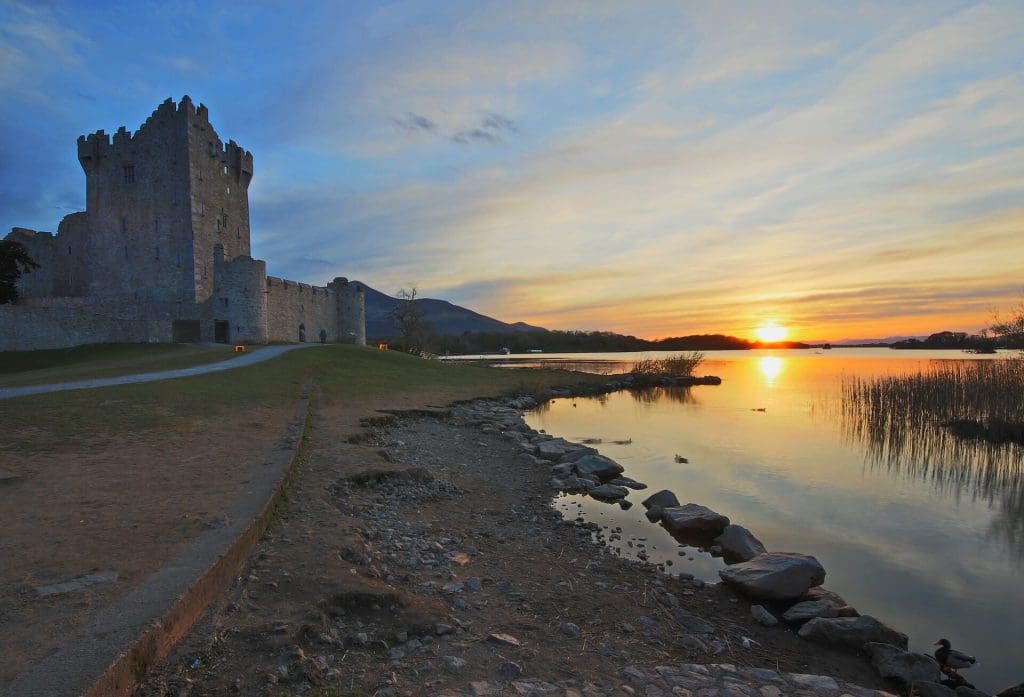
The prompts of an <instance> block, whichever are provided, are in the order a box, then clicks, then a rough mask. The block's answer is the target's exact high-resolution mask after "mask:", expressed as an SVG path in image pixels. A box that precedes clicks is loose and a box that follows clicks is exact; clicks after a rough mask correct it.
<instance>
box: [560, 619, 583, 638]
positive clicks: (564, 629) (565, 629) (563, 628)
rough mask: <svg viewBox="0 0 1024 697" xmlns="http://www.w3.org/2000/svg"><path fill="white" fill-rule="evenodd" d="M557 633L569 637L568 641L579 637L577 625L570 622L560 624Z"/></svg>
mask: <svg viewBox="0 0 1024 697" xmlns="http://www.w3.org/2000/svg"><path fill="white" fill-rule="evenodd" d="M558 631H560V632H561V633H562V634H564V635H565V636H567V637H569V638H570V639H575V638H576V637H578V636H579V635H580V627H579V625H578V624H574V623H572V622H562V623H561V624H560V625H558Z"/></svg>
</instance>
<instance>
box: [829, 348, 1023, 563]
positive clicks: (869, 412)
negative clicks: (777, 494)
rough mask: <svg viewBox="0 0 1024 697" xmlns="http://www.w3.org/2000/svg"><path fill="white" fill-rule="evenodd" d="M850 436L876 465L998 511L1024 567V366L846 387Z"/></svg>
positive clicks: (946, 364) (981, 365) (1001, 534)
mask: <svg viewBox="0 0 1024 697" xmlns="http://www.w3.org/2000/svg"><path fill="white" fill-rule="evenodd" d="M842 417H843V418H842V424H843V431H844V433H845V435H846V437H847V438H849V439H851V440H856V441H861V442H863V443H864V444H865V445H866V446H867V452H868V458H869V461H871V462H873V463H874V464H875V465H876V466H882V467H885V468H886V469H887V470H888V471H889V472H891V473H895V474H898V475H901V476H906V477H912V478H915V479H923V480H927V481H929V482H931V483H932V485H933V486H935V487H936V489H937V490H939V491H944V492H947V493H951V494H953V495H954V497H955V498H959V497H960V496H962V495H964V496H969V497H971V498H980V499H982V500H984V501H986V502H988V503H989V505H990V506H992V509H993V512H994V518H993V520H992V524H991V531H992V533H993V534H994V535H995V536H996V537H998V538H1002V539H1003V540H1005V542H1006V544H1007V547H1008V549H1009V550H1010V552H1011V555H1012V557H1013V558H1014V559H1015V560H1016V561H1018V562H1020V563H1024V437H1022V434H1024V360H1020V359H1009V360H989V361H955V362H953V361H941V362H935V363H933V364H931V365H930V366H929V367H928V368H927V369H925V370H920V371H918V372H917V373H913V374H905V375H898V376H888V377H879V378H869V379H862V378H850V379H848V380H846V381H845V382H844V383H843V405H842Z"/></svg>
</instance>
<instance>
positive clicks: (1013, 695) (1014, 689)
mask: <svg viewBox="0 0 1024 697" xmlns="http://www.w3.org/2000/svg"><path fill="white" fill-rule="evenodd" d="M995 697H1024V682H1019V683H1017V684H1016V685H1010V686H1009V687H1004V688H1003V689H1002V690H1000V691H999V692H997V693H996V696H995Z"/></svg>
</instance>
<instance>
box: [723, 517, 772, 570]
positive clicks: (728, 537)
mask: <svg viewBox="0 0 1024 697" xmlns="http://www.w3.org/2000/svg"><path fill="white" fill-rule="evenodd" d="M714 542H715V544H716V545H718V546H719V547H721V548H722V556H724V557H725V561H726V563H727V564H734V563H736V562H741V561H750V560H751V559H753V558H754V557H756V556H757V555H759V554H764V553H765V552H767V551H768V550H766V549H765V548H764V545H763V544H761V540H759V539H757V538H756V537H754V535H753V533H751V532H750V531H749V530H747V529H746V528H745V527H743V526H742V525H726V526H725V529H724V530H722V534H721V535H719V536H718V537H716V538H715V540H714Z"/></svg>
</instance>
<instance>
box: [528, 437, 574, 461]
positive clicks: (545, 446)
mask: <svg viewBox="0 0 1024 697" xmlns="http://www.w3.org/2000/svg"><path fill="white" fill-rule="evenodd" d="M578 447H579V446H577V445H576V444H575V443H570V442H569V441H567V440H565V439H564V438H552V439H550V440H543V441H541V442H539V443H537V457H539V458H541V459H543V460H550V461H552V462H555V461H557V460H558V459H559V458H561V457H562V456H563V455H565V454H566V453H568V452H571V451H573V450H576V448H578Z"/></svg>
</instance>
